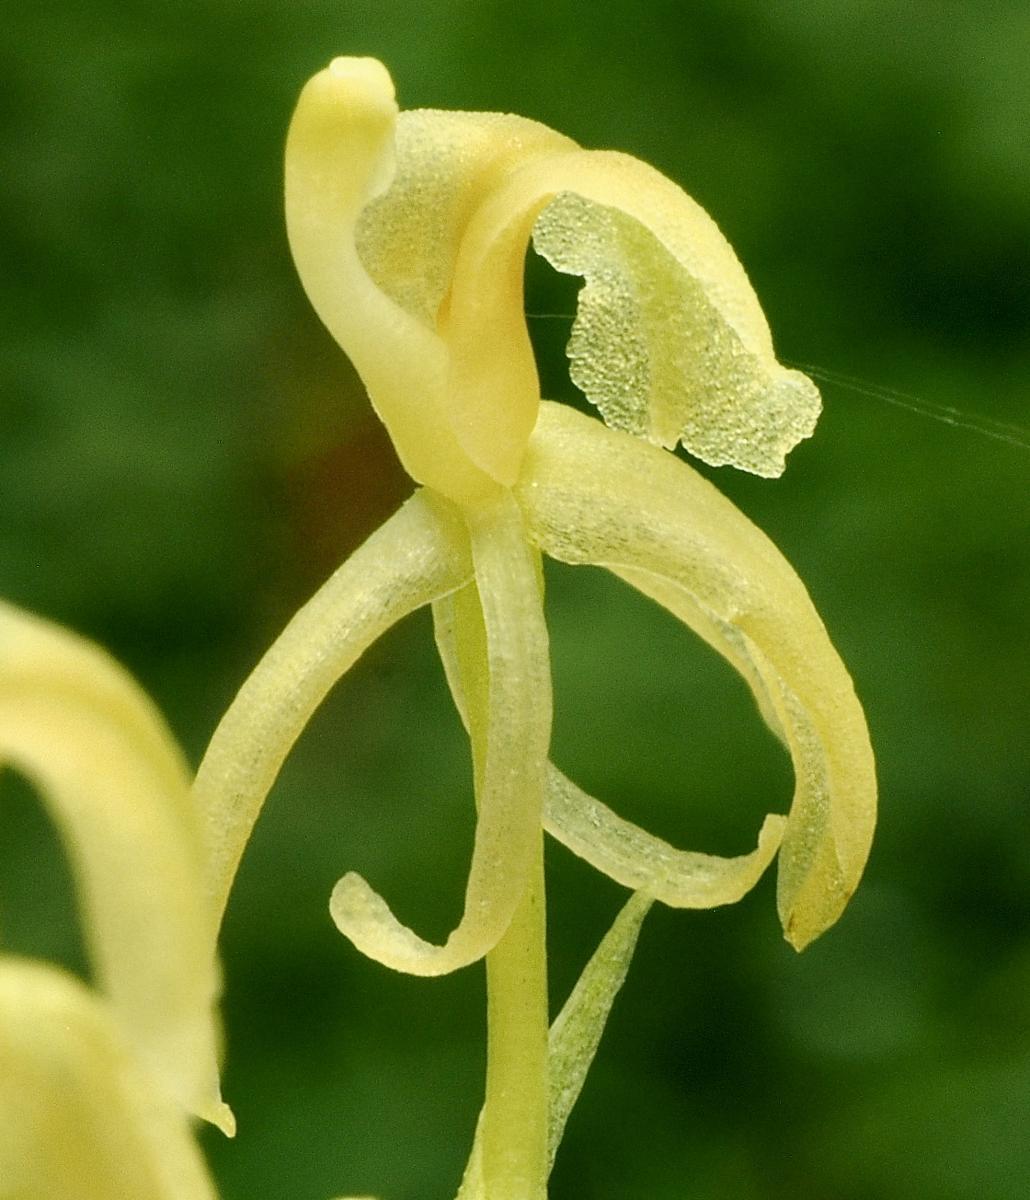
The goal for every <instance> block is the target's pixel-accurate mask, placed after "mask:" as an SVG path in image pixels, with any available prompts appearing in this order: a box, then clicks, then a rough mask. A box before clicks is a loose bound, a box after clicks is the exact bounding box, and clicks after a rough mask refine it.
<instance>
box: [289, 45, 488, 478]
mask: <svg viewBox="0 0 1030 1200" xmlns="http://www.w3.org/2000/svg"><path fill="white" fill-rule="evenodd" d="M396 118H397V104H396V101H395V100H394V95H393V83H392V81H391V79H390V76H389V74H388V73H387V71H386V68H385V67H384V66H383V65H382V64H381V63H379V62H376V61H375V59H369V58H337V59H334V60H333V62H332V63H331V64H330V65H329V66H328V67H327V68H326V69H325V70H324V71H320V72H319V73H318V74H317V75H315V76H314V78H312V79H311V80H309V82H308V83H307V85H306V86H305V88H304V90H303V92H302V93H301V95H300V99H299V100H298V102H297V108H296V111H295V112H294V114H293V120H292V121H291V123H290V130H289V134H288V136H287V140H286V230H287V234H288V235H289V240H290V249H291V251H292V252H293V258H294V262H295V263H296V266H297V274H298V275H299V276H300V280H301V283H302V284H303V285H304V290H305V291H306V292H307V294H308V298H309V300H310V301H311V303H312V305H313V307H314V309H315V311H316V312H317V313H318V315H319V317H320V318H321V320H322V322H323V323H324V324H325V326H326V328H327V329H328V330H329V332H330V333H331V334H332V335H333V337H334V338H335V339H336V340H337V341H338V342H339V343H340V345H341V346H342V347H343V349H344V350H345V351H346V353H347V355H348V356H349V357H350V359H351V361H352V362H353V363H354V366H355V367H356V369H357V371H358V374H359V375H360V376H361V378H362V381H363V382H364V384H365V387H366V388H367V389H368V393H369V398H370V399H371V401H372V404H373V405H374V406H375V409H376V411H377V412H378V414H379V416H380V418H381V419H382V421H383V423H384V424H385V425H386V427H387V429H388V430H389V432H390V436H391V438H393V441H394V444H395V445H396V447H397V452H398V454H399V455H400V458H401V461H402V462H403V463H404V467H405V469H406V470H407V471H408V472H409V474H411V475H412V476H413V478H415V479H416V480H418V481H419V482H420V483H426V484H430V485H431V486H433V487H435V488H436V489H437V490H438V491H441V492H443V493H444V494H445V495H450V496H452V497H454V498H458V497H460V496H463V495H465V494H466V493H468V494H474V493H476V492H477V490H482V487H483V486H484V485H485V484H487V483H488V482H489V481H488V480H487V479H486V478H485V477H484V476H483V475H482V474H481V473H480V472H479V471H477V470H476V469H475V468H474V467H473V466H472V464H471V463H470V462H469V459H468V456H467V455H466V454H465V453H464V451H462V450H461V448H460V447H459V446H458V444H457V442H456V441H455V438H454V435H453V432H452V430H451V422H450V420H449V415H448V412H447V410H446V408H445V405H444V384H445V379H446V373H447V355H446V349H445V347H444V345H443V343H442V341H441V340H440V338H439V337H437V335H436V334H435V333H434V332H433V331H432V330H430V329H427V328H426V326H425V325H424V324H423V323H422V322H421V321H420V320H419V319H418V318H416V317H414V316H412V315H411V314H410V313H408V312H407V311H406V310H405V309H404V308H402V307H401V306H400V305H399V304H398V303H396V302H395V301H394V300H393V299H392V298H391V297H390V296H388V295H387V294H386V293H385V292H383V291H382V290H381V289H380V288H379V287H378V286H377V285H376V284H375V282H374V281H373V280H372V279H371V278H370V276H369V274H368V272H367V270H366V269H365V267H364V265H363V264H362V262H361V259H360V258H359V256H358V250H357V246H356V244H355V228H356V224H357V221H358V217H359V215H360V213H361V210H362V208H364V206H365V205H366V204H367V203H368V202H369V201H370V200H371V199H373V198H374V197H375V196H376V195H377V194H378V193H380V192H381V191H382V190H383V189H384V188H385V187H386V186H387V184H388V183H389V181H390V179H391V178H392V176H393V172H394V155H393V131H394V123H395V121H396Z"/></svg>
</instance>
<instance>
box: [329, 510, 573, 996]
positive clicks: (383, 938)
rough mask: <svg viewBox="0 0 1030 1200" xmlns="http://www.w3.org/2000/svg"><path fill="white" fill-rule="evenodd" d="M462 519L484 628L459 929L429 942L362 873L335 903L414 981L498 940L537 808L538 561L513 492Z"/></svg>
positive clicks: (543, 642)
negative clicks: (477, 753) (481, 738)
mask: <svg viewBox="0 0 1030 1200" xmlns="http://www.w3.org/2000/svg"><path fill="white" fill-rule="evenodd" d="M466 519H467V520H468V522H469V533H470V536H471V543H472V557H473V563H474V566H475V581H476V587H477V589H478V591H479V599H480V604H481V606H482V611H483V620H484V624H485V628H486V643H487V664H488V676H489V678H488V683H487V696H488V710H489V715H488V720H487V731H486V754H485V756H484V759H483V762H482V765H481V766H477V772H476V774H477V780H476V782H477V795H478V801H479V817H478V822H477V825H476V836H475V845H474V847H473V852H472V863H471V866H470V868H469V879H468V885H467V887H466V891H465V910H464V913H463V915H462V918H461V922H460V923H459V925H458V926H457V928H456V929H455V930H454V931H453V932H452V933H451V935H450V937H449V938H448V939H447V941H446V943H445V944H444V945H442V946H436V945H433V944H431V943H429V942H426V941H424V940H423V939H422V938H420V937H419V936H418V935H417V934H416V933H414V932H413V931H412V930H411V929H409V928H407V927H406V926H404V925H401V924H400V922H398V921H397V919H396V918H395V917H394V916H393V914H392V913H391V912H390V910H389V908H388V907H387V905H386V903H385V901H384V900H383V899H382V898H381V897H380V896H379V895H378V894H377V893H375V892H374V891H372V889H371V888H370V887H369V886H368V884H367V883H366V882H365V881H364V880H363V879H362V878H361V877H360V876H358V875H346V876H344V878H343V879H341V880H340V882H339V883H338V884H337V886H336V888H335V890H334V892H333V897H332V902H331V911H332V915H333V919H334V920H335V921H336V924H337V926H338V927H339V929H340V931H341V932H342V933H344V934H345V935H346V936H347V937H349V938H350V939H351V940H352V941H353V942H354V944H355V945H356V946H357V947H358V949H359V950H361V951H363V952H364V953H365V954H367V955H369V956H370V957H371V958H375V959H377V960H378V961H379V962H381V963H384V964H385V965H386V966H389V967H393V968H394V969H396V970H400V971H408V972H410V973H411V974H414V975H442V974H445V973H447V972H449V971H453V970H456V969H457V968H459V967H462V966H466V965H467V964H468V963H471V962H474V961H475V960H476V959H478V958H481V957H482V956H483V955H484V954H486V953H487V951H488V950H490V949H491V948H492V947H493V946H494V945H495V944H496V943H497V941H498V939H499V938H500V937H501V935H502V934H503V933H504V931H505V929H507V927H508V925H509V924H510V922H511V918H512V915H513V914H514V912H515V909H516V908H517V906H518V904H519V901H520V900H521V897H522V893H523V891H524V890H525V885H526V880H527V876H528V871H529V867H530V863H531V861H532V857H533V853H534V847H535V841H536V838H537V837H539V828H540V811H541V806H542V802H543V791H544V769H545V764H546V761H547V746H548V741H549V738H550V730H551V684H550V673H549V660H548V651H547V629H546V626H545V624H544V619H543V610H542V606H541V601H540V593H539V587H538V581H537V566H536V556H535V554H534V553H533V551H532V550H531V548H530V546H529V545H528V544H527V542H526V538H525V532H524V530H523V526H522V517H521V513H520V512H519V509H518V507H517V506H516V505H515V503H514V501H513V500H512V498H511V496H510V494H508V493H506V492H505V493H501V495H500V496H499V498H498V500H497V501H496V502H495V503H494V504H492V505H489V506H485V507H483V508H481V509H479V510H477V511H475V512H472V513H469V514H466Z"/></svg>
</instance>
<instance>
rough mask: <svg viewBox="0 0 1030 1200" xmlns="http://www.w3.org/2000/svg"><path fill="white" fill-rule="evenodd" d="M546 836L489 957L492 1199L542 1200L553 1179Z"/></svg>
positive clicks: (488, 1181)
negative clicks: (549, 1126) (550, 1168)
mask: <svg viewBox="0 0 1030 1200" xmlns="http://www.w3.org/2000/svg"><path fill="white" fill-rule="evenodd" d="M545 934H546V920H545V909H544V856H543V837H542V836H541V837H540V839H539V849H538V852H537V856H536V861H535V863H534V864H533V868H532V870H531V874H530V879H529V883H528V886H527V888H526V892H525V895H524V896H523V899H522V903H521V905H520V906H519V908H518V911H517V912H516V914H515V919H514V920H513V921H512V923H511V926H510V927H509V929H508V932H507V933H506V934H505V935H504V937H503V938H502V939H501V941H500V942H498V944H497V946H496V947H495V948H494V949H493V950H491V951H490V953H489V954H488V955H487V956H486V980H487V1060H486V1061H487V1066H486V1104H485V1106H484V1110H483V1160H482V1161H483V1167H482V1170H483V1184H484V1193H485V1195H486V1196H487V1197H488V1198H489V1200H538V1198H542V1197H544V1196H545V1195H546V1190H547V1174H548V1166H549V1164H548V1134H547V1122H548V1078H547V961H546V938H545Z"/></svg>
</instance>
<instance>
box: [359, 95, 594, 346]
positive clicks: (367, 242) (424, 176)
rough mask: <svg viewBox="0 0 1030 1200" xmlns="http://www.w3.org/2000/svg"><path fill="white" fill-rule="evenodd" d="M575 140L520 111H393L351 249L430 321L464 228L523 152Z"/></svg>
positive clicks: (431, 324) (387, 288)
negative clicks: (383, 179)
mask: <svg viewBox="0 0 1030 1200" xmlns="http://www.w3.org/2000/svg"><path fill="white" fill-rule="evenodd" d="M573 145H574V143H573V142H571V141H570V140H569V139H568V138H566V137H563V136H562V135H561V134H559V133H555V132H554V130H552V129H548V128H547V126H546V125H541V124H539V123H538V122H536V121H530V120H527V119H526V118H525V117H515V116H509V115H507V114H503V113H470V112H442V111H438V110H434V109H413V110H411V111H409V112H402V113H401V114H400V115H399V116H398V118H397V125H396V130H395V144H394V156H395V163H396V171H395V174H394V177H393V180H392V181H391V183H390V187H389V189H388V190H387V191H385V192H384V193H383V194H382V195H380V196H378V197H377V198H376V199H375V200H373V201H372V202H371V203H370V204H369V205H367V206H366V208H365V209H364V210H363V212H362V213H361V217H360V219H359V221H358V225H357V233H356V237H357V244H358V253H359V255H360V257H361V260H362V262H363V263H364V265H365V268H366V269H367V271H368V273H369V275H370V276H371V278H372V279H373V280H374V281H375V282H376V284H377V285H378V286H379V287H380V288H382V290H383V291H384V292H385V293H386V294H387V295H388V296H390V297H392V298H393V299H394V300H395V301H396V302H397V303H398V304H399V305H400V306H401V307H402V308H403V309H405V310H406V311H407V312H409V313H411V315H412V316H414V317H417V318H418V319H419V320H421V321H422V322H423V323H424V324H425V325H426V326H427V327H428V328H430V329H434V330H435V329H437V327H438V324H439V323H440V320H441V310H442V308H443V306H444V302H445V300H446V297H447V293H448V292H449V291H450V288H451V283H452V280H453V276H454V271H455V266H456V264H457V259H458V250H459V248H460V246H461V240H462V238H463V237H464V235H465V228H466V226H467V225H468V222H469V220H470V218H471V216H472V214H473V213H474V211H475V209H476V208H477V207H478V205H479V204H480V203H481V202H482V200H483V198H484V196H486V195H487V194H488V193H489V192H490V191H491V190H492V189H493V188H495V187H496V186H497V184H498V182H499V181H500V180H502V179H503V178H504V176H505V175H506V174H507V173H509V172H510V171H511V170H512V168H513V167H515V166H518V165H520V163H521V162H523V161H524V160H525V159H526V157H527V156H530V155H534V154H538V153H541V152H545V151H552V152H553V151H554V150H561V149H567V148H569V147H571V146H573Z"/></svg>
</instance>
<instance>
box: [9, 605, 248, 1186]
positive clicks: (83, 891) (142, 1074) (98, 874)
mask: <svg viewBox="0 0 1030 1200" xmlns="http://www.w3.org/2000/svg"><path fill="white" fill-rule="evenodd" d="M5 765H9V766H12V767H14V768H16V769H17V770H18V771H19V772H20V773H21V774H22V775H24V776H25V777H26V778H27V779H28V780H30V781H31V782H32V783H33V784H34V785H35V786H36V787H37V788H38V790H39V793H40V795H41V797H42V798H43V801H44V803H45V806H46V808H47V809H48V811H49V813H50V816H51V818H52V819H53V822H54V824H55V826H56V828H57V830H58V832H59V833H60V835H61V837H62V840H63V842H64V845H65V849H66V852H67V854H68V857H69V859H70V862H71V866H72V870H73V874H74V877H75V883H76V889H77V893H78V900H79V906H80V908H81V909H82V914H83V931H84V934H85V937H86V942H87V948H88V950H89V952H90V958H91V962H92V967H93V976H94V980H95V983H96V990H92V989H89V988H87V987H85V986H84V985H83V984H81V983H79V982H77V981H75V980H73V979H72V978H70V977H69V976H67V975H65V974H64V973H63V972H61V971H58V970H57V969H56V968H54V967H52V966H48V965H46V964H43V963H35V962H31V961H28V960H23V959H20V958H16V957H14V956H13V955H9V954H0V1195H3V1196H5V1197H8V1196H9V1197H11V1198H12V1200H15V1198H17V1200H23V1198H24V1200H35V1198H37V1197H44V1196H45V1197H59V1196H60V1197H65V1196H75V1197H77V1198H81V1200H114V1198H115V1197H128V1196H140V1197H143V1196H146V1197H148V1200H149V1198H152V1200H209V1198H211V1200H213V1197H214V1195H215V1193H214V1189H213V1186H212V1185H211V1182H210V1180H209V1178H208V1175H207V1170H206V1167H205V1166H204V1162H203V1159H202V1157H201V1156H200V1154H199V1152H198V1150H197V1149H196V1147H195V1145H194V1143H193V1139H192V1134H191V1131H190V1121H189V1118H190V1117H191V1116H192V1117H200V1118H203V1119H205V1120H208V1121H211V1122H212V1123H214V1124H216V1125H218V1126H219V1127H220V1128H221V1129H222V1130H223V1131H224V1132H225V1133H227V1134H232V1132H233V1128H234V1122H233V1117H232V1113H231V1112H230V1111H229V1109H228V1108H227V1107H226V1106H225V1104H223V1103H222V1101H221V1098H220V1096H219V1088H218V1061H217V1048H218V1041H219V1031H218V1026H217V1021H216V1016H215V1009H214V1006H215V1002H216V1000H217V997H218V991H219V978H218V972H217V964H216V962H215V960H214V958H213V955H212V953H211V945H212V941H211V937H212V922H211V917H210V914H209V912H208V909H207V904H206V894H205V890H204V873H203V862H202V854H203V847H202V840H201V830H200V823H199V821H198V820H197V815H196V811H195V809H194V807H193V802H192V798H191V795H190V776H189V772H188V770H187V768H186V763H185V760H184V759H183V756H182V754H181V752H180V751H179V749H178V747H177V746H176V744H175V742H174V740H173V738H172V735H171V734H170V732H169V731H168V729H167V727H166V726H165V724H164V722H163V721H162V720H161V718H160V716H159V715H158V713H157V712H156V710H155V709H154V707H153V705H152V704H151V702H150V701H149V699H148V698H147V697H146V696H145V694H144V693H143V692H142V691H141V690H140V688H139V687H138V685H137V684H136V683H135V682H134V681H133V680H132V679H131V678H130V677H129V676H128V675H127V674H126V673H125V672H124V671H123V670H122V669H121V668H120V667H119V666H118V665H117V664H116V663H115V662H113V661H112V660H111V659H110V658H109V657H108V656H107V655H106V654H104V653H103V652H102V651H101V650H99V649H98V648H97V647H96V646H93V645H91V644H90V643H89V642H86V641H84V640H82V639H81V638H77V637H75V636H74V635H73V634H71V633H69V632H68V631H66V630H63V629H60V628H58V627H56V626H54V625H51V624H49V623H48V622H45V621H42V620H40V619H39V618H36V617H32V616H29V615H28V614H26V613H23V612H20V611H19V610H17V609H15V608H13V607H11V606H10V605H7V604H2V603H0V766H5Z"/></svg>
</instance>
